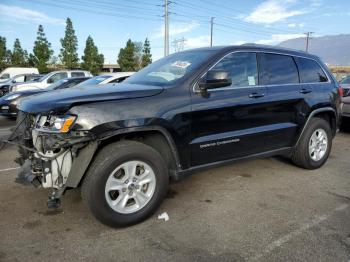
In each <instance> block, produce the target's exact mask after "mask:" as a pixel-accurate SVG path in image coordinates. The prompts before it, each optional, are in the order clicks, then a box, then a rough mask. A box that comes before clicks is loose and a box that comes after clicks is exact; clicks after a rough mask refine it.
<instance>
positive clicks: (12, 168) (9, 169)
mask: <svg viewBox="0 0 350 262" xmlns="http://www.w3.org/2000/svg"><path fill="white" fill-rule="evenodd" d="M17 169H20V167H10V168H5V169H0V172H6V171H11V170H17Z"/></svg>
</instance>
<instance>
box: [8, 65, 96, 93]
mask: <svg viewBox="0 0 350 262" xmlns="http://www.w3.org/2000/svg"><path fill="white" fill-rule="evenodd" d="M91 76H92V75H91V73H90V72H88V71H83V70H61V71H54V72H51V73H49V74H47V75H44V76H43V77H42V78H40V79H39V80H38V81H31V82H27V83H21V84H15V85H13V86H11V87H10V90H9V91H10V92H16V91H23V90H33V89H43V88H46V87H48V86H49V85H51V84H53V83H56V82H57V81H59V80H62V79H65V78H71V77H91Z"/></svg>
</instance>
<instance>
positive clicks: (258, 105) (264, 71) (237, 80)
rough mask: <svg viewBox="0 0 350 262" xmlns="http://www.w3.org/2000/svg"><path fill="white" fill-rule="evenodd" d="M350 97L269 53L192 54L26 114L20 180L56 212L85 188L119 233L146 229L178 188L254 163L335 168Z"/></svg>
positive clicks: (322, 72) (49, 100)
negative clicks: (220, 169) (331, 164)
mask: <svg viewBox="0 0 350 262" xmlns="http://www.w3.org/2000/svg"><path fill="white" fill-rule="evenodd" d="M341 92H342V90H341V89H340V88H339V86H338V84H337V82H336V81H335V79H334V78H333V76H332V75H331V73H329V71H328V69H327V67H326V66H325V65H324V64H323V63H322V62H321V61H320V59H319V58H318V57H316V56H313V55H310V54H307V53H303V52H298V51H293V50H286V49H279V48H273V47H267V46H258V45H245V46H229V47H212V48H201V49H195V50H189V51H185V52H181V53H177V54H173V55H170V56H167V57H165V58H163V59H160V60H158V61H156V62H154V63H153V64H151V65H149V66H148V67H146V68H144V69H143V70H141V71H140V72H138V73H136V74H135V75H133V76H131V77H130V78H128V79H127V80H126V81H125V82H123V83H121V84H116V85H114V84H111V85H107V86H105V87H103V88H102V87H100V86H99V87H98V86H96V87H94V86H88V87H81V88H80V87H77V88H70V89H67V90H57V91H53V92H50V93H46V94H45V93H44V94H41V95H37V96H34V97H30V99H29V98H28V99H27V98H24V99H23V100H21V101H20V103H19V106H18V107H19V109H20V110H21V114H20V116H19V118H18V126H17V128H16V132H17V137H19V140H20V141H19V143H20V154H21V158H19V159H17V162H19V163H21V164H22V168H21V171H20V173H19V177H18V178H17V179H18V180H19V181H21V180H24V179H25V180H27V181H28V180H29V181H31V182H32V183H34V184H36V185H41V186H42V187H44V188H52V189H53V191H52V194H51V195H50V197H49V202H48V203H49V205H50V206H56V205H57V204H58V203H59V199H60V197H61V196H62V194H63V193H64V192H65V190H67V189H71V188H76V187H80V186H81V188H82V189H81V191H82V197H83V199H84V200H85V201H86V202H87V205H88V206H89V208H90V210H91V211H92V213H93V214H94V216H95V217H96V218H97V219H98V220H100V221H101V222H103V223H105V224H107V225H110V226H125V225H130V224H134V223H137V222H140V221H142V220H144V219H145V218H146V217H148V216H150V215H151V214H152V213H153V212H155V210H156V209H157V207H158V206H159V205H160V203H161V202H162V200H163V198H164V197H165V195H166V193H167V189H168V182H169V180H170V179H174V180H177V179H179V178H180V177H183V176H184V175H186V174H189V173H192V172H194V171H197V170H200V169H203V168H208V167H212V166H217V165H221V164H228V163H232V162H233V161H236V160H240V159H247V158H255V157H268V156H275V155H283V156H286V157H289V158H290V159H291V160H292V162H293V163H295V164H296V165H298V166H299V167H302V168H306V169H315V168H319V167H321V166H322V165H323V164H324V163H325V162H326V160H327V158H328V156H329V153H330V150H331V147H332V139H333V137H334V136H335V134H336V132H337V129H338V125H339V122H340V114H341V112H340V107H341V97H340V94H341Z"/></svg>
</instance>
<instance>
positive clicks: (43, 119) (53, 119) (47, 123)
mask: <svg viewBox="0 0 350 262" xmlns="http://www.w3.org/2000/svg"><path fill="white" fill-rule="evenodd" d="M76 119H77V116H74V115H60V116H55V115H50V116H38V117H37V120H36V128H37V129H39V130H41V131H43V132H48V133H68V132H69V131H70V130H71V129H72V127H73V125H74V123H75V120H76Z"/></svg>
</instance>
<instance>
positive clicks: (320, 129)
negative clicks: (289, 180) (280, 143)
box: [292, 117, 333, 169]
mask: <svg viewBox="0 0 350 262" xmlns="http://www.w3.org/2000/svg"><path fill="white" fill-rule="evenodd" d="M332 139H333V136H332V130H331V127H330V125H329V123H328V122H327V121H326V120H324V119H323V118H317V117H315V118H312V119H311V120H310V122H309V124H308V126H307V127H306V130H305V131H304V133H303V134H302V137H301V138H300V140H299V143H298V144H297V146H296V147H295V148H294V151H293V153H292V161H293V163H294V164H295V165H297V166H299V167H302V168H305V169H317V168H320V167H321V166H323V165H324V164H325V163H326V161H327V159H328V157H329V154H330V152H331V148H332Z"/></svg>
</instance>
